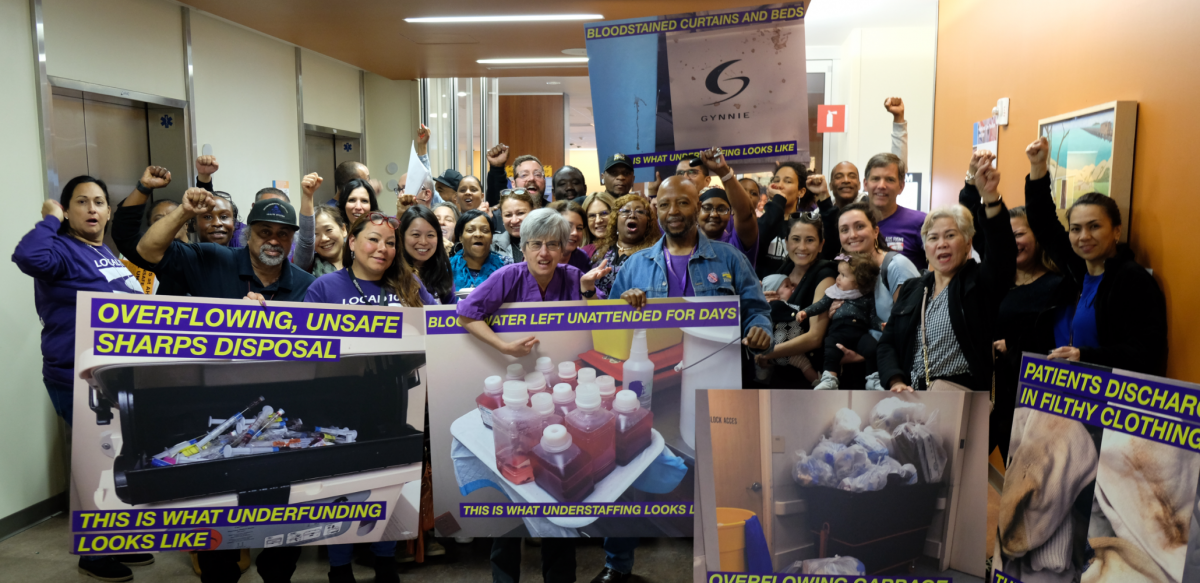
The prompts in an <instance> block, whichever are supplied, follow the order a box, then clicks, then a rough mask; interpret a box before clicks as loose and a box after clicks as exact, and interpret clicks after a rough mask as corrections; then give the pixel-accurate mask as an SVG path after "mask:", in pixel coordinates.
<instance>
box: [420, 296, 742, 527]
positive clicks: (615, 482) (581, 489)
mask: <svg viewBox="0 0 1200 583" xmlns="http://www.w3.org/2000/svg"><path fill="white" fill-rule="evenodd" d="M426 317H427V327H428V328H427V332H428V335H427V336H426V342H427V346H428V350H429V357H430V360H429V379H430V384H431V386H433V387H434V388H433V390H432V391H430V394H429V421H430V423H429V427H430V447H431V448H432V452H431V460H432V462H431V463H432V464H433V473H434V483H435V484H437V485H438V486H437V488H435V489H434V494H433V504H434V516H435V522H436V524H437V529H438V531H439V532H440V533H441V535H442V536H488V537H496V536H542V537H575V536H624V537H640V536H677V537H688V536H692V532H693V525H692V514H693V510H694V509H693V507H692V502H693V500H694V499H695V496H694V477H693V476H694V471H695V463H696V462H695V413H694V412H695V394H696V389H710V388H712V389H716V388H725V389H736V388H739V387H740V386H741V354H742V347H741V326H740V319H739V318H740V316H739V311H738V302H737V300H736V299H725V298H674V299H661V300H650V302H649V303H648V304H647V305H646V306H645V307H644V308H643V309H641V310H635V309H633V308H631V307H629V306H628V305H627V304H626V303H625V302H623V301H620V300H601V301H592V302H587V303H585V302H583V301H573V302H544V303H515V304H505V305H504V306H503V307H501V308H500V309H499V310H498V311H497V312H496V313H495V314H494V315H492V316H490V317H489V319H488V320H487V321H488V322H489V324H490V325H491V327H492V329H493V330H494V331H495V332H496V333H497V334H498V335H499V336H500V338H501V339H503V340H504V341H511V340H516V339H519V338H521V339H524V338H529V337H533V338H535V339H536V340H537V343H536V344H535V345H534V347H533V350H532V351H531V352H530V354H528V355H527V356H524V357H521V358H515V357H512V356H508V355H506V354H502V353H501V352H499V351H498V350H496V349H494V348H492V347H491V346H490V345H488V344H485V343H484V342H483V341H482V340H479V339H477V338H476V337H474V336H473V335H471V334H469V333H467V331H466V330H464V329H463V328H462V321H461V320H460V319H459V318H458V315H457V312H456V310H455V308H454V306H435V307H430V308H428V309H427V310H426Z"/></svg>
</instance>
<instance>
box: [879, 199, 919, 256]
mask: <svg viewBox="0 0 1200 583" xmlns="http://www.w3.org/2000/svg"><path fill="white" fill-rule="evenodd" d="M923 224H925V213H923V212H921V211H914V210H912V209H910V208H905V207H902V206H901V207H896V212H894V213H892V216H890V217H888V218H886V219H883V220H882V221H879V234H881V235H883V240H884V241H887V245H888V248H890V249H891V250H892V251H897V252H899V253H900V254H901V255H903V256H905V257H907V258H908V260H909V261H912V262H913V265H916V266H917V269H918V270H922V271H923V270H924V269H925V268H926V267H928V266H929V263H928V262H927V261H926V260H925V244H924V243H922V242H921V225H923Z"/></svg>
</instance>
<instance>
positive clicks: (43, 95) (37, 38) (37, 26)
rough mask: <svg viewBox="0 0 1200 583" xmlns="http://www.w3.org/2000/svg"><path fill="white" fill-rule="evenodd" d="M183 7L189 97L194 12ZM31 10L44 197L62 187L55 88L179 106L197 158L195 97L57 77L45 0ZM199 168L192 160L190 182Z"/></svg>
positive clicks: (189, 150) (188, 147) (33, 0)
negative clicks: (50, 62)
mask: <svg viewBox="0 0 1200 583" xmlns="http://www.w3.org/2000/svg"><path fill="white" fill-rule="evenodd" d="M181 10H182V18H183V20H182V26H183V42H184V59H185V61H186V62H185V63H184V66H185V67H186V69H185V70H186V75H185V76H184V84H185V91H186V93H187V95H188V97H189V98H191V97H192V96H193V95H194V91H193V86H192V31H191V13H190V9H189V8H187V7H186V6H185V7H182V8H181ZM29 14H30V19H31V21H32V22H31V26H32V28H33V51H34V55H35V57H36V59H37V62H36V63H35V65H34V66H35V68H36V71H37V76H38V83H37V94H38V118H39V119H40V121H41V124H42V134H41V146H42V160H43V163H44V164H45V170H46V179H45V182H44V185H43V188H44V189H45V192H44V193H43V196H44V197H50V196H51V194H52V193H53V192H55V191H57V190H58V188H59V176H58V169H57V166H56V165H55V162H54V95H53V94H54V89H55V88H60V89H70V90H75V91H80V92H82V93H91V94H95V95H102V96H108V97H116V98H119V99H129V100H133V101H141V102H143V103H148V104H154V105H165V106H167V107H175V108H179V109H181V110H183V118H184V119H183V124H182V125H183V132H184V136H183V139H184V153H185V155H186V156H187V159H188V160H194V159H195V158H196V153H195V152H196V147H195V146H196V145H195V143H194V140H195V137H196V134H195V125H194V120H195V111H193V103H194V100H190V101H185V100H181V99H175V98H172V97H164V96H162V95H154V94H151V93H142V92H140V91H133V90H129V89H121V88H119V87H110V86H108V85H100V84H98V83H90V82H87V81H79V80H76V79H67V78H65V77H56V76H54V75H49V74H47V73H46V25H45V18H44V14H43V12H42V0H29ZM194 173H195V169H194V168H193V167H192V165H191V164H188V168H187V183H188V184H192V182H193V180H194V179H195V176H194Z"/></svg>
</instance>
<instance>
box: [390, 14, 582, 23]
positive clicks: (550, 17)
mask: <svg viewBox="0 0 1200 583" xmlns="http://www.w3.org/2000/svg"><path fill="white" fill-rule="evenodd" d="M603 18H604V15H603V14H510V15H505V16H427V17H421V18H405V19H404V22H411V23H413V24H445V23H461V22H554V21H562V20H601V19H603Z"/></svg>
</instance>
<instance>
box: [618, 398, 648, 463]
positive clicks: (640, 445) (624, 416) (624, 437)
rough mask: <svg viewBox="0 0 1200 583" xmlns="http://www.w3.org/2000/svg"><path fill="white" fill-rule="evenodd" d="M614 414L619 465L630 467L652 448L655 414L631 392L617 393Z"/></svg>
mask: <svg viewBox="0 0 1200 583" xmlns="http://www.w3.org/2000/svg"><path fill="white" fill-rule="evenodd" d="M613 414H615V415H616V416H617V423H616V452H617V465H618V466H624V465H628V464H629V462H631V461H633V458H635V457H637V456H638V454H640V453H642V451H643V450H645V449H646V448H647V447H650V427H651V426H653V425H654V414H653V413H651V412H649V411H647V410H645V409H643V408H642V405H641V403H640V402H638V397H637V395H635V394H634V393H633V391H629V390H625V391H617V398H616V399H615V400H613Z"/></svg>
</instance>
